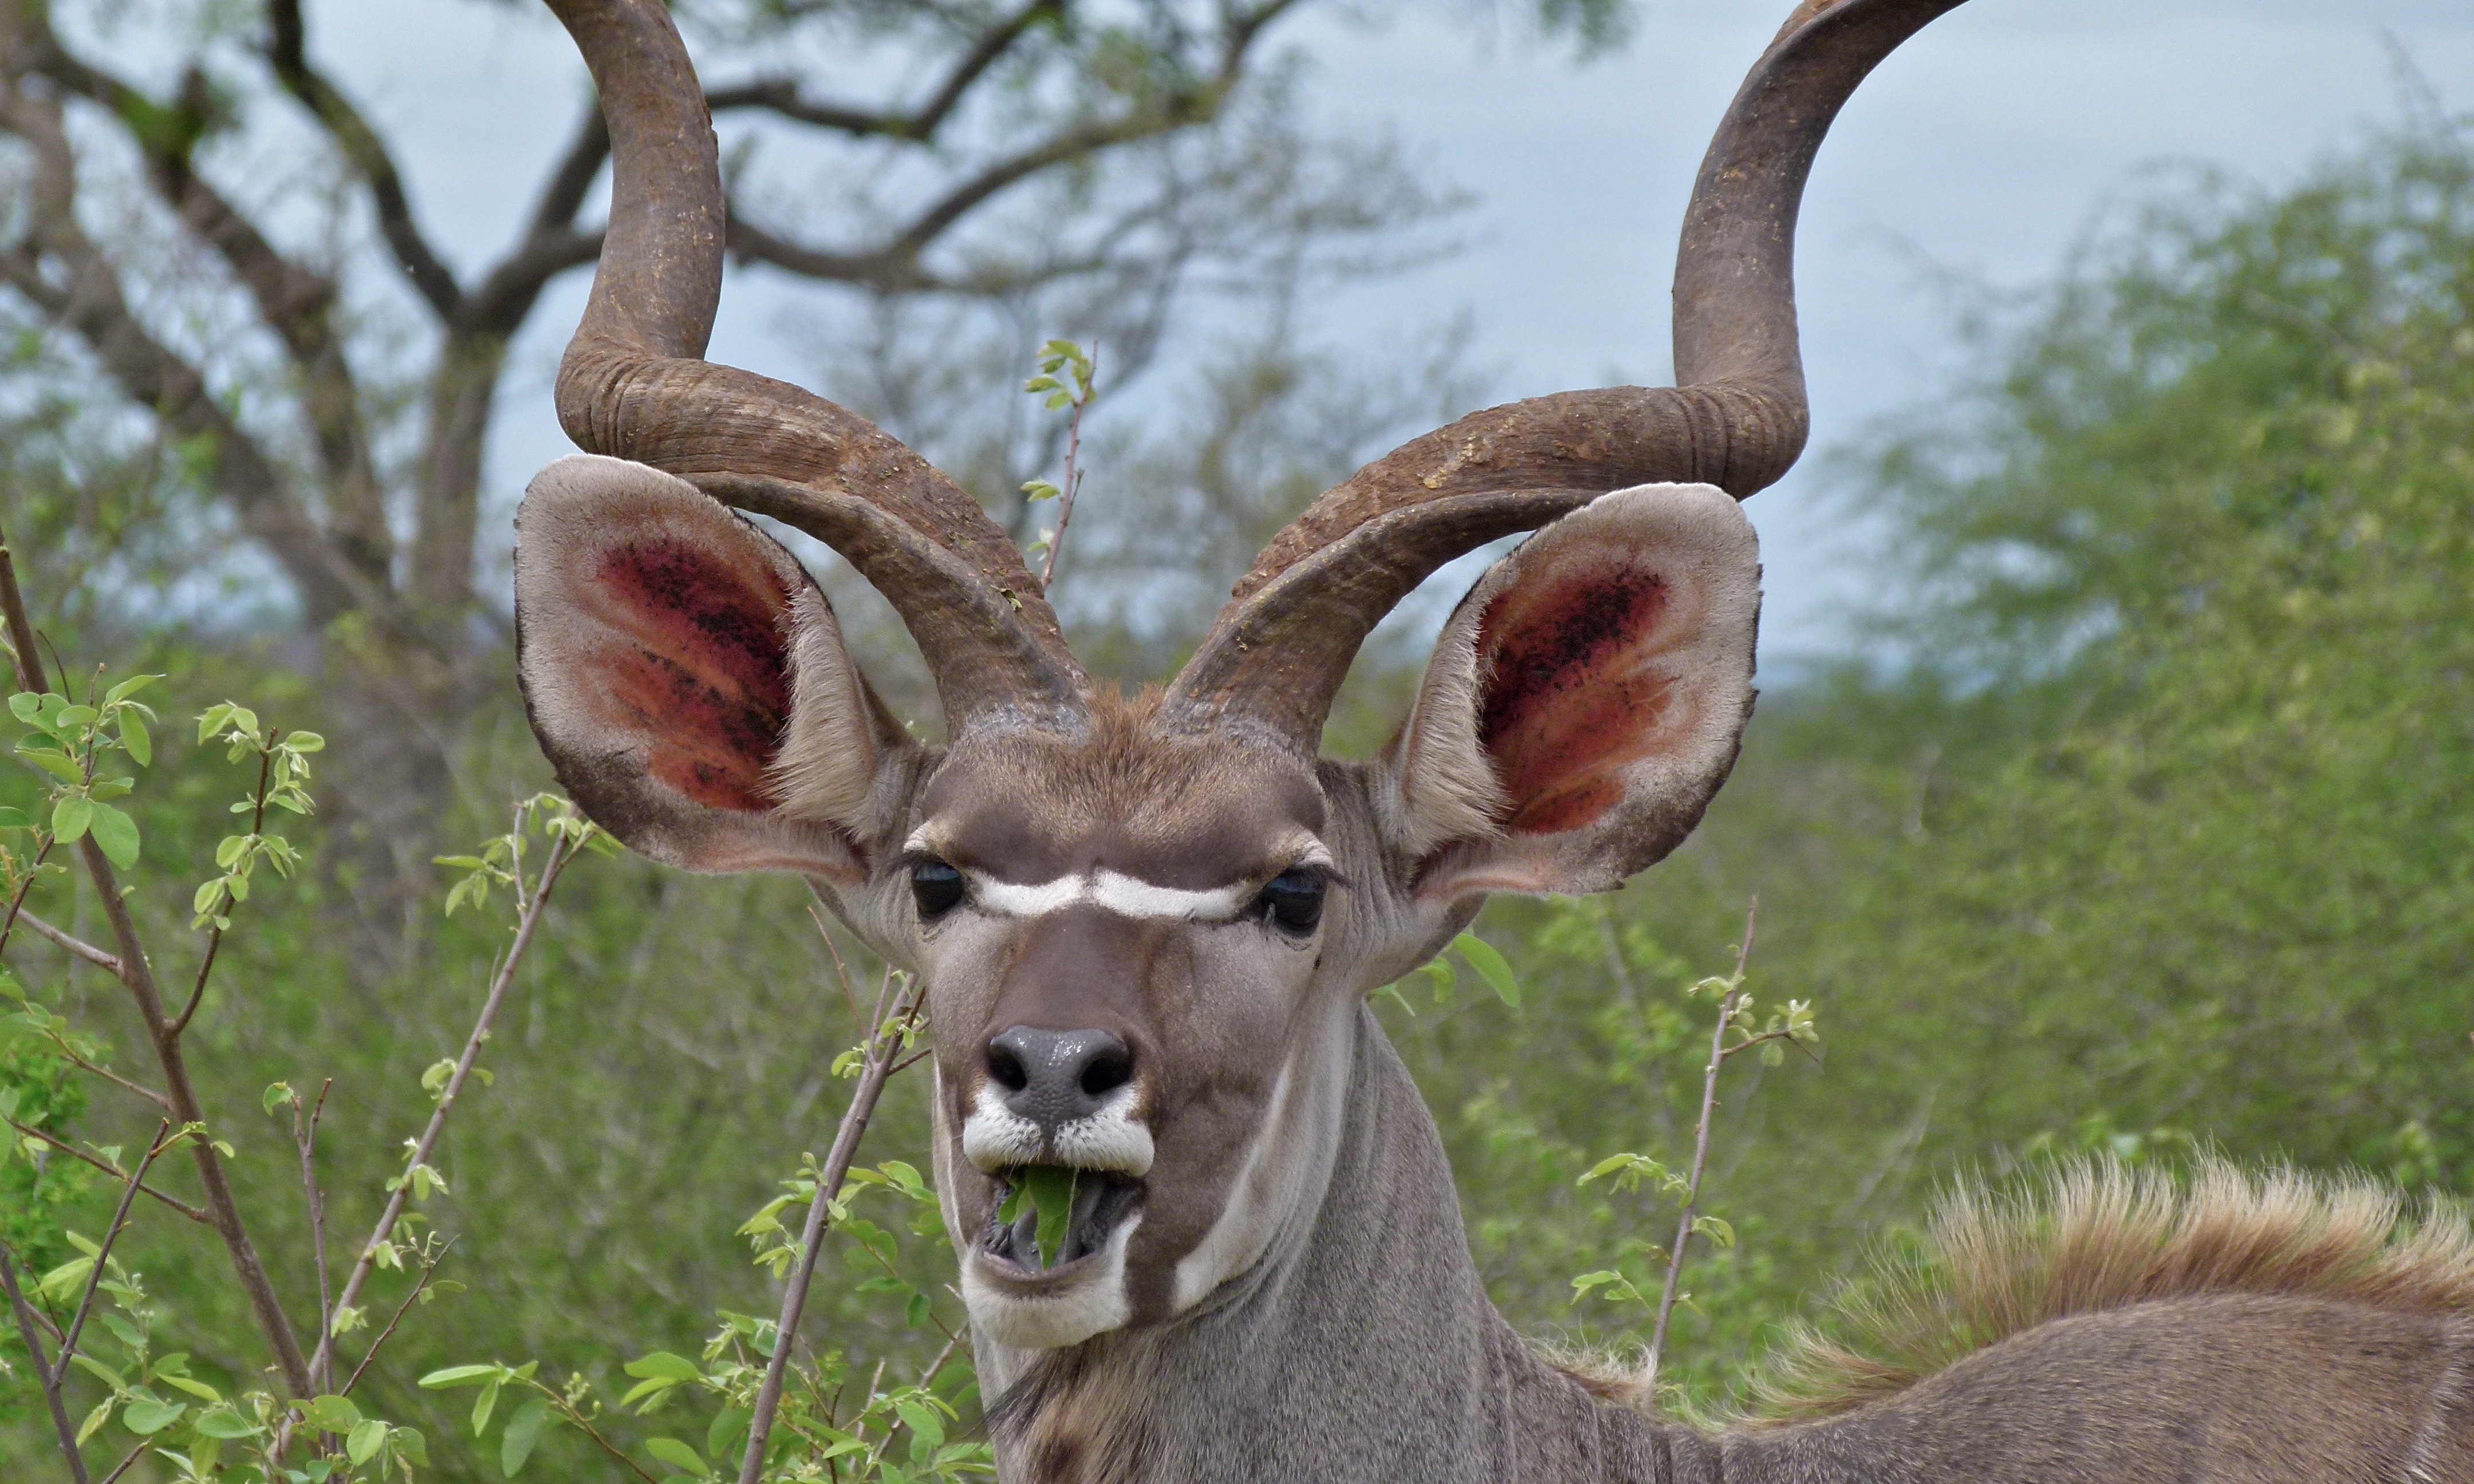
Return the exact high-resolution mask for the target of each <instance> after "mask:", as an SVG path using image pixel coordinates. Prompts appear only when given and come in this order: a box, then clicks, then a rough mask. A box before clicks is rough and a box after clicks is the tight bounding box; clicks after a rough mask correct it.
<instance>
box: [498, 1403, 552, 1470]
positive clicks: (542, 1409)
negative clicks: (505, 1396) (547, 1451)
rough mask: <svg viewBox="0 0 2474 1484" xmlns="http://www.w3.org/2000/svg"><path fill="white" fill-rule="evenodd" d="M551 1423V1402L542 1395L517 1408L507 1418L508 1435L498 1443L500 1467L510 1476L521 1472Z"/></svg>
mask: <svg viewBox="0 0 2474 1484" xmlns="http://www.w3.org/2000/svg"><path fill="white" fill-rule="evenodd" d="M549 1423H550V1414H549V1402H548V1401H547V1400H545V1399H543V1398H540V1397H535V1398H534V1399H533V1400H530V1401H527V1402H525V1403H524V1404H523V1405H522V1406H520V1407H518V1408H516V1415H515V1416H513V1417H510V1418H508V1419H507V1435H506V1436H505V1437H504V1438H502V1439H500V1440H499V1443H498V1467H499V1468H500V1469H501V1470H503V1471H504V1472H505V1473H506V1475H507V1477H509V1478H511V1479H512V1478H514V1477H515V1476H516V1475H517V1474H518V1473H520V1472H522V1470H523V1467H524V1460H525V1459H527V1458H530V1457H532V1456H533V1445H534V1444H536V1443H539V1442H540V1441H541V1435H542V1433H543V1432H544V1431H545V1430H546V1429H547V1428H548V1426H549Z"/></svg>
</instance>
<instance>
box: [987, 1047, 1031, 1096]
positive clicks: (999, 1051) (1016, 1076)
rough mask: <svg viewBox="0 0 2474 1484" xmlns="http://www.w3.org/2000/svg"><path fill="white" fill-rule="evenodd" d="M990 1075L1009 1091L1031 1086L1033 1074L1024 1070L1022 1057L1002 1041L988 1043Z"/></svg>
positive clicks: (997, 1083) (999, 1085)
mask: <svg viewBox="0 0 2474 1484" xmlns="http://www.w3.org/2000/svg"><path fill="white" fill-rule="evenodd" d="M988 1076H989V1078H990V1079H992V1080H993V1081H994V1082H995V1083H996V1085H997V1086H998V1087H1001V1088H1003V1089H1006V1090H1007V1091H1008V1092H1019V1091H1021V1090H1022V1089H1025V1088H1027V1087H1029V1086H1031V1074H1030V1073H1029V1072H1027V1071H1025V1070H1023V1065H1022V1058H1020V1057H1018V1056H1016V1055H1015V1054H1014V1051H1013V1048H1012V1047H1011V1046H1008V1045H1006V1044H1004V1043H1003V1042H1002V1041H992V1042H990V1043H989V1045H988Z"/></svg>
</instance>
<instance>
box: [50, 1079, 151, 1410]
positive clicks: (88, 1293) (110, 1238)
mask: <svg viewBox="0 0 2474 1484" xmlns="http://www.w3.org/2000/svg"><path fill="white" fill-rule="evenodd" d="M171 1137H172V1120H170V1119H169V1118H166V1119H164V1120H163V1123H162V1126H161V1127H159V1128H158V1129H156V1131H155V1142H154V1143H152V1144H150V1145H148V1146H147V1149H146V1158H145V1159H143V1160H140V1161H137V1168H135V1169H133V1170H132V1171H130V1172H129V1184H128V1185H125V1186H123V1187H122V1189H121V1192H120V1208H119V1209H117V1210H115V1211H113V1212H112V1213H111V1225H110V1226H109V1227H106V1228H105V1229H104V1233H103V1242H102V1244H101V1245H100V1246H99V1247H98V1248H97V1249H96V1250H95V1255H94V1266H93V1268H92V1269H90V1270H89V1271H88V1272H87V1273H86V1275H85V1296H84V1297H82V1298H80V1299H79V1300H78V1306H77V1314H76V1315H75V1317H73V1318H71V1319H70V1320H69V1328H68V1333H67V1334H66V1335H65V1336H63V1337H62V1338H61V1370H62V1371H63V1372H65V1371H66V1370H67V1367H68V1363H69V1362H70V1361H71V1360H73V1359H75V1358H76V1357H77V1348H78V1337H79V1336H80V1335H82V1334H84V1333H85V1320H86V1316H87V1315H88V1314H90V1313H92V1312H93V1311H94V1296H95V1295H96V1294H97V1293H99V1292H101V1291H102V1289H103V1277H104V1264H105V1262H106V1260H107V1259H109V1257H111V1244H112V1243H114V1242H116V1241H118V1240H120V1233H121V1232H122V1231H123V1229H125V1228H126V1227H127V1226H128V1225H129V1208H130V1207H132V1206H133V1205H135V1204H136V1202H137V1187H138V1186H139V1185H144V1184H145V1183H146V1171H147V1170H148V1169H149V1168H151V1167H152V1166H153V1165H154V1163H155V1157H156V1156H157V1155H159V1154H161V1153H162V1152H163V1145H164V1144H165V1142H166V1141H168V1140H169V1139H170V1138H171Z"/></svg>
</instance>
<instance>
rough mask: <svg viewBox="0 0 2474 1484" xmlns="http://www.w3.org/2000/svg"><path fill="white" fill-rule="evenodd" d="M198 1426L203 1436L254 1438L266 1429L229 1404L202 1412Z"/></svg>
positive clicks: (199, 1415)
mask: <svg viewBox="0 0 2474 1484" xmlns="http://www.w3.org/2000/svg"><path fill="white" fill-rule="evenodd" d="M197 1426H198V1432H199V1433H200V1435H201V1436H204V1437H209V1438H254V1437H256V1436H257V1435H258V1434H259V1433H261V1432H264V1431H265V1430H266V1429H265V1428H263V1427H260V1426H259V1425H258V1424H255V1423H254V1422H251V1421H250V1420H249V1419H248V1418H246V1417H243V1416H241V1415H240V1413H239V1412H238V1411H237V1410H235V1409H234V1408H232V1407H230V1406H229V1405H226V1406H218V1407H208V1408H207V1409H206V1410H205V1411H203V1412H200V1413H199V1414H198V1424H197Z"/></svg>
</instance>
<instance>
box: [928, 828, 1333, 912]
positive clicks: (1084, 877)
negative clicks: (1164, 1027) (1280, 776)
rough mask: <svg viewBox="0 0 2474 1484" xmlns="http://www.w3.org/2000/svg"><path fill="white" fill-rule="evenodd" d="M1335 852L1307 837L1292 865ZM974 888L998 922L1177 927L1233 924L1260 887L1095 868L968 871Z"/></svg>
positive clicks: (979, 904)
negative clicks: (1107, 917) (1188, 884)
mask: <svg viewBox="0 0 2474 1484" xmlns="http://www.w3.org/2000/svg"><path fill="white" fill-rule="evenodd" d="M924 837H925V831H923V832H922V833H921V834H920V835H914V836H912V837H911V839H910V849H912V850H922V849H927V848H928V847H927V845H926V841H925V838H924ZM1330 864H1331V852H1330V851H1329V850H1326V849H1324V848H1323V844H1322V841H1320V840H1316V839H1315V838H1314V837H1313V836H1311V835H1309V836H1306V837H1305V839H1304V849H1303V850H1300V851H1299V852H1298V858H1297V859H1296V860H1295V861H1294V862H1292V863H1291V866H1290V869H1292V870H1295V869H1297V868H1298V867H1300V866H1326V867H1327V866H1329V865H1330ZM963 874H964V875H966V876H968V877H969V879H970V883H971V898H970V900H971V905H972V906H974V907H976V908H978V909H979V910H981V911H982V912H986V913H991V914H994V915H995V916H997V917H1008V918H1035V917H1044V916H1046V915H1047V914H1049V913H1051V912H1061V911H1063V910H1064V909H1066V908H1068V907H1079V906H1092V907H1099V908H1102V909H1104V910H1105V911H1109V912H1113V913H1116V914H1117V915H1118V916H1120V917H1129V918H1161V919H1165V920H1167V921H1169V922H1233V921H1235V920H1236V919H1237V918H1238V917H1239V916H1240V915H1241V914H1243V913H1244V912H1245V910H1246V908H1247V906H1248V905H1249V903H1250V902H1251V901H1252V900H1253V897H1254V891H1255V885H1256V883H1253V882H1249V881H1239V882H1235V883H1232V884H1231V885H1228V886H1216V887H1213V888H1212V889H1210V890H1209V891H1202V892H1198V891H1190V890H1187V889H1186V888H1183V887H1176V886H1158V885H1154V884H1153V883H1152V882H1149V881H1146V880H1144V879H1142V878H1141V877H1140V876H1129V875H1127V874H1125V873H1123V872H1120V871H1110V870H1109V869H1108V868H1106V867H1105V866H1097V867H1094V868H1092V869H1091V870H1089V871H1086V872H1083V873H1082V874H1079V875H1071V876H1058V877H1056V878H1055V880H1051V881H1041V882H1038V883H1036V884H1025V883H1023V882H1019V881H1000V880H997V879H996V878H995V877H993V876H990V875H988V874H985V873H984V872H979V871H966V872H964V873H963Z"/></svg>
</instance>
